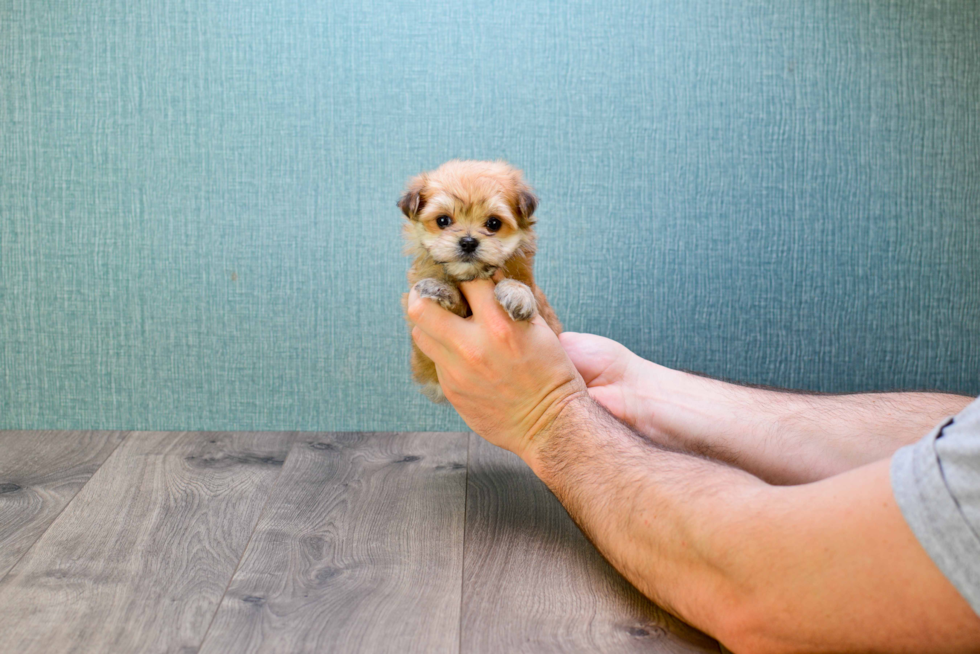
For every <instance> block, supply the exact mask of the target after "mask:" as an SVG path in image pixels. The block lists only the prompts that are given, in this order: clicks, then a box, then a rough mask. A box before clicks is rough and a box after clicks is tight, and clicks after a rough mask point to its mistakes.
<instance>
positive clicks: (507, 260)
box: [398, 159, 561, 402]
mask: <svg viewBox="0 0 980 654" xmlns="http://www.w3.org/2000/svg"><path fill="white" fill-rule="evenodd" d="M537 204H538V199H537V198H536V197H535V195H534V192H533V191H532V190H531V187H529V186H528V185H527V184H526V183H525V182H524V179H523V176H522V175H521V171H519V170H516V169H514V168H511V167H510V166H509V165H507V164H506V163H504V162H503V161H459V160H455V159H454V160H453V161H448V162H446V163H444V164H442V165H441V166H439V167H438V168H437V169H435V170H433V171H431V172H428V173H422V174H421V175H418V176H416V177H414V178H412V179H411V180H410V181H409V183H408V188H407V189H406V190H405V194H404V195H402V197H401V199H400V200H398V206H399V207H400V208H401V210H402V213H404V214H405V217H406V218H407V219H408V222H407V223H406V224H405V230H404V232H405V239H406V241H407V245H406V253H407V254H409V255H411V256H412V257H414V261H413V262H412V267H411V268H410V269H409V271H408V283H409V286H414V287H415V288H416V289H417V290H418V292H419V296H420V297H427V298H432V299H433V300H436V301H437V302H439V304H441V305H442V306H443V307H445V308H446V309H448V310H449V311H452V312H453V313H455V314H457V315H459V316H462V317H464V318H465V317H467V316H469V315H470V307H469V305H467V303H466V299H465V298H464V297H463V295H462V293H460V291H459V283H460V282H465V281H470V280H473V279H481V278H490V277H492V276H493V275H494V273H496V272H497V271H498V270H499V271H500V272H501V273H502V274H501V275H498V279H499V278H500V277H501V276H502V277H503V279H502V280H500V281H498V283H497V287H496V291H495V294H496V297H497V301H498V302H500V305H501V306H502V307H503V308H504V310H505V311H506V312H507V313H508V315H510V317H511V318H512V319H514V320H532V319H533V318H534V316H535V315H537V314H538V313H540V314H541V317H542V318H544V320H545V322H547V323H548V326H549V327H551V328H552V329H553V330H554V331H555V333H556V334H560V333H561V323H560V322H559V321H558V317H557V316H556V315H555V312H554V310H553V309H552V308H551V306H550V305H549V304H548V300H547V298H545V296H544V293H542V292H541V289H539V288H538V287H537V285H536V284H535V283H534V270H533V268H534V251H535V234H534V222H535V221H534V217H533V216H534V210H535V209H536V208H537ZM407 304H408V293H405V294H404V295H403V296H402V306H403V307H407ZM409 324H410V325H411V321H409ZM412 372H413V375H414V377H415V381H416V382H418V383H419V384H421V385H422V393H423V394H425V395H426V397H428V398H429V399H431V400H432V401H433V402H443V401H445V399H446V398H445V397H444V396H443V394H442V389H441V388H440V386H439V379H438V377H437V376H436V367H435V364H434V363H433V362H432V360H431V359H429V358H428V357H427V356H425V355H424V354H423V353H422V351H421V350H419V348H418V346H417V345H415V342H414V341H412Z"/></svg>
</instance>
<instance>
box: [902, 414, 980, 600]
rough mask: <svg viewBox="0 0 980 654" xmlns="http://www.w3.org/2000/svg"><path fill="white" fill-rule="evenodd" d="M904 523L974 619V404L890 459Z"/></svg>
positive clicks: (978, 522)
mask: <svg viewBox="0 0 980 654" xmlns="http://www.w3.org/2000/svg"><path fill="white" fill-rule="evenodd" d="M891 482H892V492H893V493H894V494H895V500H896V501H897V502H898V506H899V509H901V511H902V515H903V516H904V517H905V521H906V522H907V523H908V524H909V527H911V528H912V531H913V532H914V533H915V535H916V537H917V538H918V539H919V542H920V543H922V547H923V548H925V550H926V552H928V553H929V556H930V557H931V558H932V560H933V561H934V562H935V564H936V566H938V568H939V569H940V570H941V571H942V573H943V574H944V575H946V578H947V579H949V580H950V581H951V582H952V584H953V586H955V587H956V589H957V590H958V591H959V592H960V594H961V595H962V596H963V597H964V598H965V599H966V601H967V602H969V604H970V606H971V607H973V610H974V612H976V613H977V614H978V615H980V398H977V399H976V400H974V401H973V402H972V403H971V404H970V405H969V406H967V407H966V408H965V409H963V411H961V412H960V413H959V414H957V415H956V416H955V417H953V418H950V419H949V420H947V421H945V422H944V423H942V424H940V425H938V426H937V427H936V428H935V429H933V430H932V431H931V432H930V433H929V434H928V435H927V436H926V437H925V438H923V439H922V440H920V441H919V442H918V443H915V444H913V445H908V446H906V447H903V448H902V449H900V450H899V451H898V452H896V453H895V456H894V457H893V458H892V463H891Z"/></svg>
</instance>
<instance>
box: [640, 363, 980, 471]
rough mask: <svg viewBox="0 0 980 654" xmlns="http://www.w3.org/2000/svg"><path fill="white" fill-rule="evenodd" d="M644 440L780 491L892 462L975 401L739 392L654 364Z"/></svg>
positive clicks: (643, 391) (644, 398)
mask: <svg viewBox="0 0 980 654" xmlns="http://www.w3.org/2000/svg"><path fill="white" fill-rule="evenodd" d="M638 386H639V389H640V392H639V403H640V406H639V408H638V410H637V416H636V421H635V424H636V427H637V430H638V431H640V432H641V433H643V434H645V435H646V436H648V437H650V438H651V439H653V440H655V441H656V442H658V443H662V444H665V445H667V446H668V447H676V448H678V449H683V450H686V451H692V452H696V453H700V454H704V455H705V456H709V457H711V458H715V459H719V460H722V461H726V462H728V463H731V464H733V465H736V466H738V467H740V468H742V469H743V470H746V471H748V472H751V473H752V474H754V475H757V476H759V477H760V478H762V479H765V480H767V481H769V482H772V483H778V484H795V483H804V482H808V481H814V480H817V479H823V478H826V477H828V476H831V475H834V474H838V473H840V472H843V471H845V470H850V469H852V468H855V467H858V466H861V465H864V464H866V463H870V462H873V461H878V460H880V459H883V458H887V457H889V456H891V455H892V454H893V453H894V452H895V450H897V449H899V448H900V447H902V446H904V445H907V444H909V443H912V442H915V441H916V440H918V439H920V438H922V436H924V435H925V434H926V433H928V431H929V430H930V429H932V428H933V427H934V426H935V425H936V424H938V423H939V422H940V421H942V420H943V419H944V418H946V417H948V416H951V415H954V414H956V413H958V412H959V411H960V410H961V409H962V408H963V407H965V406H966V405H967V404H969V403H970V401H971V400H972V398H969V397H964V396H959V395H949V394H944V393H859V394H849V395H814V394H805V393H796V392H786V391H778V390H769V389H760V388H751V387H745V386H738V385H735V384H730V383H726V382H722V381H718V380H714V379H708V378H704V377H698V376H696V375H692V374H690V373H685V372H680V371H676V370H670V369H668V368H664V367H662V366H657V365H656V364H652V363H648V362H647V365H646V367H645V368H644V371H643V379H642V383H640V384H638Z"/></svg>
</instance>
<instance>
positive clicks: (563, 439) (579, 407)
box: [516, 391, 593, 479]
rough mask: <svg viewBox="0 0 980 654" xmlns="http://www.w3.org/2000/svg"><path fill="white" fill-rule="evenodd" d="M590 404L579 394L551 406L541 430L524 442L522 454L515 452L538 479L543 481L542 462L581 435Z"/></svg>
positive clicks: (589, 399) (590, 399)
mask: <svg viewBox="0 0 980 654" xmlns="http://www.w3.org/2000/svg"><path fill="white" fill-rule="evenodd" d="M592 402H593V401H592V398H590V397H589V395H588V393H587V392H585V391H579V392H575V393H572V394H570V395H568V396H567V397H565V398H563V399H562V400H561V401H560V402H557V403H555V405H553V407H552V411H551V412H550V413H549V415H548V417H547V420H546V421H542V426H541V428H540V429H538V430H537V431H536V432H535V433H534V435H533V436H532V437H531V438H529V439H528V440H527V442H526V444H525V446H524V448H523V450H522V451H520V452H516V454H517V455H518V456H520V457H521V459H523V460H524V463H526V464H527V466H528V467H529V468H531V470H532V471H533V472H534V474H535V475H537V476H538V477H539V478H541V479H544V478H545V469H546V465H545V459H546V458H550V456H551V455H553V454H554V452H555V451H556V450H557V449H559V448H560V447H562V446H564V445H566V444H567V442H568V441H569V440H570V439H572V438H574V435H575V434H576V433H577V432H579V431H582V428H583V427H584V425H585V424H586V423H587V422H588V411H589V405H590V404H592Z"/></svg>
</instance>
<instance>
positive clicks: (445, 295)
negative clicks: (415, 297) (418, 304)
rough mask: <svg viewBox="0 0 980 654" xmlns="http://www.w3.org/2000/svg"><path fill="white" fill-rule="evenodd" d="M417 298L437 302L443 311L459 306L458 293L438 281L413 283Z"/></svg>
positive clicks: (428, 279) (429, 280)
mask: <svg viewBox="0 0 980 654" xmlns="http://www.w3.org/2000/svg"><path fill="white" fill-rule="evenodd" d="M415 290H416V291H418V293H419V297H427V298H430V299H432V300H435V301H436V302H438V303H439V304H440V305H442V307H443V308H444V309H452V307H454V306H455V305H457V304H459V300H460V297H459V291H458V290H457V289H455V288H453V287H452V286H450V285H449V284H446V283H445V282H440V281H439V280H438V279H431V278H426V279H420V280H419V281H417V282H416V283H415Z"/></svg>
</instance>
